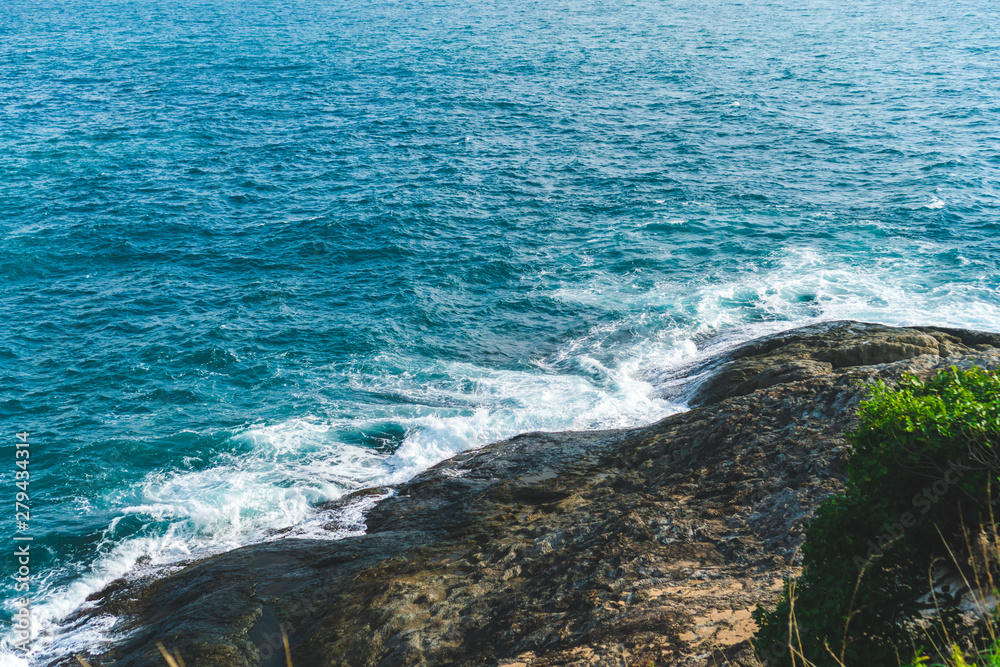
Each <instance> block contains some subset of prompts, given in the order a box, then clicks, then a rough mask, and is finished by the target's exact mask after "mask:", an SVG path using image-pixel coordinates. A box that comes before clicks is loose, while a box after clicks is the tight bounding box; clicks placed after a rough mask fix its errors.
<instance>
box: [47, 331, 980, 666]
mask: <svg viewBox="0 0 1000 667" xmlns="http://www.w3.org/2000/svg"><path fill="white" fill-rule="evenodd" d="M974 364H975V365H981V366H985V367H990V368H996V367H998V365H1000V335H994V334H987V333H980V332H971V331H960V330H949V329H939V328H930V327H919V328H907V329H897V328H891V327H884V326H880V325H870V324H861V323H855V322H832V323H825V324H820V325H814V326H810V327H806V328H802V329H797V330H793V331H788V332H785V333H782V334H778V335H775V336H770V337H767V338H764V339H760V340H757V341H753V342H750V343H748V344H745V345H743V346H741V347H738V348H736V349H734V350H732V351H730V352H729V353H728V354H725V355H723V356H722V357H720V358H717V359H713V360H711V361H709V362H705V363H703V364H701V365H700V366H697V367H692V368H690V369H688V371H689V373H690V376H691V377H699V378H701V379H700V381H699V383H698V384H697V385H695V386H689V387H688V388H687V390H686V391H687V395H688V396H689V398H690V403H691V405H692V406H693V408H692V409H691V410H690V411H688V412H685V413H682V414H679V415H675V416H673V417H669V418H667V419H664V420H663V421H660V422H659V423H656V424H653V425H651V426H648V427H644V428H637V429H630V430H617V431H602V432H582V433H544V434H538V433H535V434H527V435H522V436H519V437H516V438H513V439H511V440H508V441H505V442H498V443H495V444H493V445H490V446H488V447H484V448H482V449H479V450H476V451H471V452H467V453H464V454H461V455H459V456H456V457H454V458H452V459H450V460H448V461H444V462H443V463H441V464H439V465H437V466H435V467H433V468H431V469H430V470H428V471H426V472H424V473H422V474H421V475H419V476H417V477H416V478H414V479H413V480H411V481H410V482H409V483H407V484H404V485H402V486H401V487H399V488H397V489H392V490H372V491H370V492H367V493H375V494H379V493H381V494H382V495H385V493H387V492H388V493H390V494H391V495H389V496H388V497H386V498H385V499H383V500H381V501H380V502H378V503H377V505H376V506H375V507H374V509H372V510H371V511H369V512H368V515H367V525H368V530H367V533H366V534H365V535H363V536H360V537H353V538H348V539H344V540H340V541H332V542H331V541H305V540H279V541H276V542H271V543H268V544H262V545H257V546H252V547H246V548H243V549H239V550H236V551H232V552H229V553H226V554H223V555H220V556H217V557H214V558H210V559H207V560H205V561H202V562H199V563H195V564H192V565H190V566H188V567H186V568H184V569H182V570H181V571H179V572H176V573H174V574H172V575H170V576H167V577H164V578H159V579H154V580H151V581H131V582H124V581H122V582H116V583H115V584H113V585H112V586H110V587H109V588H108V589H107V590H105V591H104V592H102V593H101V594H100V595H99V596H98V597H97V598H96V600H95V602H96V604H97V606H96V609H95V610H93V611H91V612H87V614H85V615H84V616H82V617H81V618H79V619H78V622H80V623H92V622H96V621H98V620H100V619H98V618H95V617H98V616H107V615H113V616H115V617H117V619H118V620H117V622H116V630H117V631H118V632H119V640H118V641H116V642H115V645H114V646H113V647H112V648H109V649H108V650H107V651H106V652H105V653H103V654H99V655H92V656H89V657H88V658H87V659H88V660H89V661H90V662H91V664H93V665H95V667H96V666H97V665H110V664H115V665H123V666H132V665H162V664H163V661H162V658H161V657H160V654H159V651H158V650H157V649H156V646H155V645H156V642H158V641H159V642H163V643H164V644H165V645H166V646H168V647H169V648H171V649H172V650H176V651H178V652H179V653H180V655H181V656H183V658H184V659H185V661H186V664H187V665H190V666H202V665H212V666H233V667H236V666H239V667H244V666H249V665H264V666H269V665H284V664H285V662H284V660H285V658H284V651H283V648H282V634H281V630H280V628H281V627H282V626H283V627H284V628H285V630H286V633H287V636H288V641H289V644H290V649H291V654H292V657H293V659H294V662H295V664H296V666H297V667H312V666H326V665H330V666H333V665H349V666H351V667H361V666H369V665H371V666H374V665H385V666H389V665H392V666H396V665H424V664H435V665H470V666H472V665H475V666H479V665H505V666H507V667H512V666H514V665H524V666H531V667H541V666H543V665H544V666H548V665H588V664H600V665H650V664H655V665H714V664H726V661H728V662H729V663H730V664H734V665H751V664H756V663H755V661H754V659H753V656H752V651H751V650H750V646H749V642H748V639H749V638H750V637H751V635H752V633H753V630H754V626H753V623H752V621H751V619H750V613H751V611H752V610H753V609H754V608H755V607H756V606H758V605H769V604H772V603H773V602H774V600H775V599H776V597H777V594H778V592H779V589H780V580H781V576H782V575H784V574H786V573H788V572H794V570H795V563H796V553H797V549H798V547H799V546H800V544H801V542H802V539H803V538H802V531H803V527H804V525H805V524H806V522H807V521H808V519H809V517H810V515H811V513H812V512H813V510H814V509H815V508H816V506H817V505H818V503H819V502H820V501H821V500H822V499H823V498H825V497H826V496H827V495H829V494H831V493H833V492H835V491H837V490H838V489H839V488H841V484H842V480H843V471H844V463H845V457H846V443H845V441H844V438H843V434H844V432H845V430H847V429H850V428H851V427H852V425H853V423H854V419H855V417H854V414H855V409H856V406H857V404H858V402H859V401H860V400H861V399H862V398H863V397H864V395H865V392H866V387H867V385H868V384H870V383H871V382H873V381H875V380H876V379H878V378H885V379H892V378H896V377H898V376H900V375H901V374H902V373H903V372H905V371H910V372H914V373H917V374H919V375H925V374H930V373H932V372H933V371H934V370H936V369H937V368H940V367H947V366H950V365H956V366H960V367H967V366H970V365H974ZM360 500H361V499H360V498H359V497H358V496H357V495H355V496H354V497H352V498H347V499H344V500H342V501H340V502H341V503H351V502H360ZM55 664H60V665H70V664H74V665H75V664H77V663H76V661H75V659H73V658H72V657H71V656H67V657H66V658H65V659H64V660H60V661H57V663H55Z"/></svg>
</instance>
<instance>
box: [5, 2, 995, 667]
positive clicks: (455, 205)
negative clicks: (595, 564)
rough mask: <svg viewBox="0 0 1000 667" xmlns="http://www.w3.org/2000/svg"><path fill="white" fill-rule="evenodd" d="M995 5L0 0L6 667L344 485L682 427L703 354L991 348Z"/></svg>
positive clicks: (346, 526)
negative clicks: (123, 594)
mask: <svg viewBox="0 0 1000 667" xmlns="http://www.w3.org/2000/svg"><path fill="white" fill-rule="evenodd" d="M997 25H1000V7H998V5H997V4H996V3H994V2H989V1H988V0H969V1H966V2H962V1H959V2H952V3H947V4H946V5H942V4H939V3H918V2H913V1H912V0H902V1H901V2H896V3H887V2H881V1H875V0H868V1H866V0H860V1H859V2H848V3H844V2H834V1H833V0H796V1H794V2H793V1H792V0H774V1H769V0H762V1H760V2H754V1H750V0H747V1H744V2H739V1H736V0H722V1H721V2H717V3H697V2H692V1H689V0H635V1H632V2H623V3H611V2H603V1H601V0H545V1H544V2H541V1H538V0H513V1H511V2H503V3H496V2H485V3H482V2H477V3H473V2H467V1H466V0H398V1H397V0H374V1H371V2H350V1H347V0H328V1H325V2H319V1H318V0H273V1H271V2H260V1H259V0H257V1H255V0H249V1H245V2H239V3H237V2H231V1H227V0H177V1H175V2H171V3H165V2H154V1H153V0H119V1H110V2H105V3H92V2H82V1H81V0H66V1H65V2H59V3H55V2H45V1H43V2H38V3H7V4H6V5H5V6H4V18H3V20H2V21H0V83H2V86H0V229H2V232H3V233H2V240H0V250H2V252H0V276H2V283H0V311H2V314H3V322H4V324H5V326H4V327H3V329H2V330H0V393H2V395H0V421H2V423H3V431H2V437H3V439H4V441H5V442H6V443H7V445H6V446H5V447H4V448H3V451H4V452H6V453H7V454H6V456H5V459H6V463H3V462H0V466H2V467H0V469H2V470H3V476H2V479H4V480H5V488H6V489H7V491H6V492H7V494H8V496H9V498H10V500H11V510H10V512H9V518H8V519H5V523H4V526H5V531H6V533H7V534H8V535H9V536H13V535H14V534H15V533H14V531H15V524H14V512H13V499H14V495H15V492H16V490H17V489H15V488H14V486H13V484H14V474H13V473H14V471H15V470H16V468H15V458H14V450H15V448H14V442H15V436H14V434H15V433H16V432H21V431H27V432H29V433H30V442H31V449H30V452H31V459H30V460H31V463H30V471H31V484H30V504H31V520H30V528H29V531H30V535H31V536H32V537H33V542H32V543H31V554H32V556H31V569H32V581H31V586H32V591H31V594H32V611H33V613H34V620H35V635H36V636H35V639H34V642H33V644H32V646H33V648H32V652H31V653H30V654H29V655H28V656H27V657H26V658H25V656H24V655H23V654H22V653H20V652H17V651H15V650H14V648H13V645H12V643H11V642H12V638H13V635H12V634H11V633H10V632H9V628H10V626H9V625H8V624H5V625H4V626H3V636H4V642H5V644H4V649H3V651H5V652H4V653H3V657H2V658H0V662H3V663H4V664H25V660H27V662H30V663H31V664H35V663H38V664H44V662H45V661H46V660H47V659H48V658H49V657H51V656H53V655H59V654H64V653H65V652H67V651H70V650H76V649H80V648H83V647H87V646H93V645H94V643H95V642H98V641H101V639H102V637H104V636H105V635H103V634H102V633H104V631H106V630H107V628H104V627H101V628H98V627H93V626H89V625H85V626H83V627H75V626H73V624H72V623H67V621H66V619H67V618H70V617H71V616H72V614H73V612H75V611H76V610H78V609H80V608H81V607H84V606H86V605H87V604H88V602H87V600H86V598H87V596H88V595H89V594H91V593H93V592H94V591H96V590H98V589H100V588H101V587H102V586H103V585H105V584H106V583H108V582H109V581H111V580H113V579H115V578H117V577H120V576H124V575H128V574H130V573H132V574H134V573H136V572H150V571H154V572H155V571H158V570H159V569H163V568H169V567H170V566H171V565H176V564H177V563H180V562H183V561H184V560H188V559H191V558H195V557H198V556H201V555H205V554H209V553H214V552H217V551H219V550H222V549H227V548H232V547H235V546H238V545H241V544H247V543H252V542H258V541H262V540H267V539H274V537H275V536H279V535H280V536H292V537H294V536H311V537H326V538H330V539H335V538H338V537H342V536H344V535H347V534H351V533H352V532H357V531H358V530H360V529H361V524H360V519H359V516H358V515H357V512H355V513H354V514H349V515H348V516H340V517H331V515H330V514H329V512H327V511H325V510H324V509H323V506H322V503H323V502H324V501H328V500H331V499H335V498H338V497H340V496H342V495H343V494H345V493H347V492H349V491H351V490H353V489H357V488H360V487H366V486H371V485H376V484H386V483H393V482H399V481H402V480H405V479H406V478H408V477H410V476H412V475H413V474H415V473H417V472H419V471H420V470H423V469H425V468H426V467H428V466H429V465H432V464H433V463H435V462H437V461H439V460H441V459H443V458H445V457H448V456H450V455H452V454H454V453H457V452H459V451H462V450H464V449H467V448H470V447H476V446H480V445H483V444H486V443H488V442H491V441H494V440H497V439H501V438H504V437H507V436H511V435H514V434H516V433H520V432H524V431H530V430H545V429H581V428H599V427H611V426H625V425H636V424H643V423H648V422H651V421H654V420H655V419H657V418H660V417H662V416H664V415H668V414H671V413H672V412H676V411H677V410H680V409H683V405H681V404H679V403H678V402H676V400H675V399H671V398H670V394H669V392H666V391H665V390H664V387H662V386H659V385H658V384H657V382H656V378H657V377H659V374H660V373H661V372H662V371H663V370H664V369H670V368H676V367H678V366H679V365H682V364H684V363H685V362H689V361H690V360H692V359H693V358H695V357H696V356H697V355H699V354H705V353H706V352H705V346H706V345H707V344H709V342H710V341H713V340H720V339H719V338H713V337H718V336H720V335H721V336H722V338H721V340H725V341H728V342H730V343H731V342H734V341H738V340H743V339H746V338H749V337H752V336H754V335H758V334H760V333H766V332H770V331H775V330H779V329H782V328H788V327H792V326H795V325H798V324H802V323H807V322H813V321H818V320H827V319H837V318H856V319H863V320H869V321H878V322H885V323H892V324H905V323H921V324H945V325H955V326H966V327H974V328H982V329H988V330H993V331H998V330H1000V215H998V212H1000V70H998V68H997V67H996V63H997V62H1000V53H998V52H1000V32H998V31H997V30H996V26H997ZM331 522H333V527H332V528H331ZM7 539H8V542H9V543H10V539H9V538H7ZM11 544H12V543H11ZM8 551H10V552H12V551H13V547H11V548H10V549H9V550H8ZM15 570H16V563H15V559H14V558H13V556H9V557H7V558H6V559H0V572H3V571H7V572H8V573H9V574H11V575H12V574H14V572H15ZM3 582H4V583H3V584H2V586H0V594H2V596H3V598H2V599H3V600H4V601H5V602H4V611H3V612H2V613H3V614H5V615H6V616H7V617H9V615H10V614H11V613H13V611H14V609H15V606H14V598H15V597H16V596H19V594H16V593H15V591H14V589H13V586H14V582H13V579H12V578H11V577H7V576H5V577H4V578H3Z"/></svg>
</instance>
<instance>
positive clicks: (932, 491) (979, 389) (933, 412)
mask: <svg viewBox="0 0 1000 667" xmlns="http://www.w3.org/2000/svg"><path fill="white" fill-rule="evenodd" d="M848 437H849V441H850V442H851V444H852V445H853V449H852V452H851V455H850V458H849V461H848V481H847V485H846V488H845V490H844V492H843V493H841V494H838V495H836V496H834V497H831V498H829V499H828V500H827V501H826V502H824V503H823V504H822V505H821V506H820V508H819V509H818V510H817V512H816V515H815V517H814V518H813V520H812V522H811V523H810V525H809V527H808V529H807V531H806V542H805V545H804V546H803V551H802V556H803V565H804V568H803V573H802V576H801V577H799V579H798V580H797V581H794V582H793V581H789V582H786V585H785V591H784V593H783V595H782V598H781V600H780V602H779V604H778V606H777V608H776V609H774V610H773V611H765V610H763V609H761V610H758V612H757V613H756V615H755V618H756V620H757V623H758V625H759V626H760V628H761V629H760V632H759V633H758V635H757V639H756V641H755V645H756V648H757V651H758V654H759V655H760V657H761V659H762V662H765V664H769V665H791V664H793V663H792V659H791V658H790V656H789V652H788V650H787V649H788V647H789V645H790V646H791V647H792V650H793V651H794V652H796V653H798V652H799V651H800V650H801V654H802V655H801V656H799V657H798V658H797V659H796V660H795V664H798V665H802V664H803V660H802V658H803V657H804V658H805V659H807V660H808V661H809V662H811V663H813V664H815V665H817V666H824V667H825V666H828V665H829V666H831V667H832V666H834V665H837V664H838V663H840V662H842V663H843V664H845V665H848V666H851V665H898V664H900V663H902V662H905V661H906V659H907V658H908V657H909V656H911V655H913V646H914V642H915V641H916V640H917V636H916V631H915V627H914V624H913V621H914V620H915V619H916V618H918V616H919V614H920V611H921V609H922V607H921V604H920V602H919V600H920V599H921V597H923V596H925V595H927V593H928V592H929V583H928V573H929V572H930V570H931V568H932V567H933V565H934V563H935V562H937V561H944V562H947V563H951V562H952V558H951V557H950V555H949V553H948V548H947V547H946V546H945V542H947V543H948V545H949V546H950V548H951V549H952V551H953V552H954V553H955V554H956V555H958V554H959V553H961V552H964V551H966V550H967V549H966V544H967V541H966V540H965V538H964V536H963V534H962V526H963V525H964V526H967V527H969V528H972V527H976V526H979V525H980V524H986V523H987V522H989V521H991V520H992V515H991V513H990V511H989V510H990V503H991V502H993V501H994V500H995V499H996V498H997V497H998V484H997V474H998V472H1000V462H998V455H1000V377H998V376H997V374H996V373H994V372H989V371H984V370H982V369H978V368H977V369H973V370H968V371H960V370H957V369H955V368H952V369H951V370H949V371H941V372H939V373H938V374H937V375H936V376H934V377H933V378H931V379H930V380H927V381H922V380H919V379H917V378H916V377H913V376H906V377H904V378H903V379H902V380H901V381H900V382H899V384H898V385H897V386H896V387H891V386H888V385H886V384H884V383H879V384H878V385H877V386H875V387H874V389H873V391H872V395H871V397H870V398H869V400H867V401H864V402H863V403H862V404H861V407H860V409H859V425H858V428H857V429H856V430H855V431H854V432H853V433H851V434H849V436H848ZM939 531H940V532H939ZM942 536H943V537H944V538H945V539H944V540H942ZM959 562H962V561H959ZM937 602H938V604H939V605H943V606H942V617H941V619H940V620H941V622H943V623H945V624H954V622H955V619H956V617H957V612H956V611H955V609H954V608H953V607H950V606H949V605H950V604H952V603H954V600H948V599H944V600H942V599H941V598H938V600H937ZM790 621H794V622H790ZM790 638H791V642H789V639H790Z"/></svg>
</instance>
